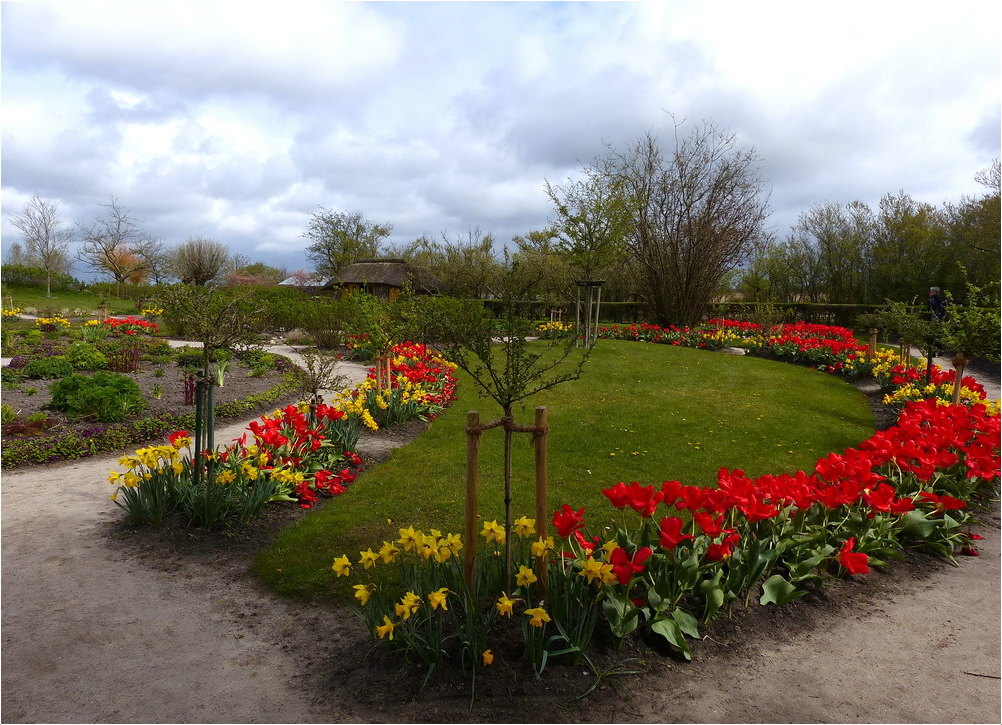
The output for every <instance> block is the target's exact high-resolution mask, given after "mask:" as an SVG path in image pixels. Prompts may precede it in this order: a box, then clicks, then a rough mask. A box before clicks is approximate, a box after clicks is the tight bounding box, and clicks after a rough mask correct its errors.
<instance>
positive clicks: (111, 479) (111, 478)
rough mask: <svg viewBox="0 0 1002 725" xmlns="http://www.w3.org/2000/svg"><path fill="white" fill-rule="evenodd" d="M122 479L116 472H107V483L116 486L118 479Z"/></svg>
mask: <svg viewBox="0 0 1002 725" xmlns="http://www.w3.org/2000/svg"><path fill="white" fill-rule="evenodd" d="M121 477H122V474H121V473H119V472H118V471H108V483H110V484H112V485H113V486H114V485H117V484H118V479H120V478H121Z"/></svg>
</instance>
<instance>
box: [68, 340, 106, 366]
mask: <svg viewBox="0 0 1002 725" xmlns="http://www.w3.org/2000/svg"><path fill="white" fill-rule="evenodd" d="M66 359H67V360H69V361H70V365H72V366H73V369H74V370H101V369H102V368H106V367H108V358H107V357H105V355H104V353H103V352H101V351H100V350H98V349H97V348H96V347H94V346H93V345H91V344H90V343H87V342H75V343H73V344H72V345H70V349H69V350H67V351H66Z"/></svg>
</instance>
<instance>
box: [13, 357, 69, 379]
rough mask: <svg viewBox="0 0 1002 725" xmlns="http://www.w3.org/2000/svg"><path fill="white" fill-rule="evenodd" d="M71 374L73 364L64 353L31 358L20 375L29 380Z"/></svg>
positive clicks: (63, 376) (62, 376) (54, 377)
mask: <svg viewBox="0 0 1002 725" xmlns="http://www.w3.org/2000/svg"><path fill="white" fill-rule="evenodd" d="M72 374H73V365H71V364H70V361H69V360H67V359H66V356H65V355H56V356H55V357H42V358H37V359H35V360H32V361H31V362H29V363H28V364H27V365H25V366H24V368H23V369H22V370H21V375H23V376H24V377H26V378H28V379H29V380H53V379H56V378H65V377H66V376H67V375H72Z"/></svg>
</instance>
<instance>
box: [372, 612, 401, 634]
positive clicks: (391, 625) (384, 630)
mask: <svg viewBox="0 0 1002 725" xmlns="http://www.w3.org/2000/svg"><path fill="white" fill-rule="evenodd" d="M396 626H397V625H396V623H395V622H391V621H390V618H389V617H387V616H386V615H385V614H384V615H383V624H381V625H379V626H378V627H376V634H378V635H379V638H380V639H384V638H385V637H386V635H389V636H390V639H393V630H394V629H395V628H396Z"/></svg>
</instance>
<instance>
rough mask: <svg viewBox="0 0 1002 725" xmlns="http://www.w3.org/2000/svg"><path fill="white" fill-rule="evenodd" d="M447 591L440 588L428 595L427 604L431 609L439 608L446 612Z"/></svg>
mask: <svg viewBox="0 0 1002 725" xmlns="http://www.w3.org/2000/svg"><path fill="white" fill-rule="evenodd" d="M448 592H449V590H448V588H447V587H442V588H441V589H438V590H437V591H434V592H432V593H431V594H429V595H428V603H429V604H431V608H432V609H433V610H434V609H438V608H439V607H441V608H442V609H443V610H444V611H447V610H448V609H449V607H448V606H447V605H446V596H447V594H448Z"/></svg>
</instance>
